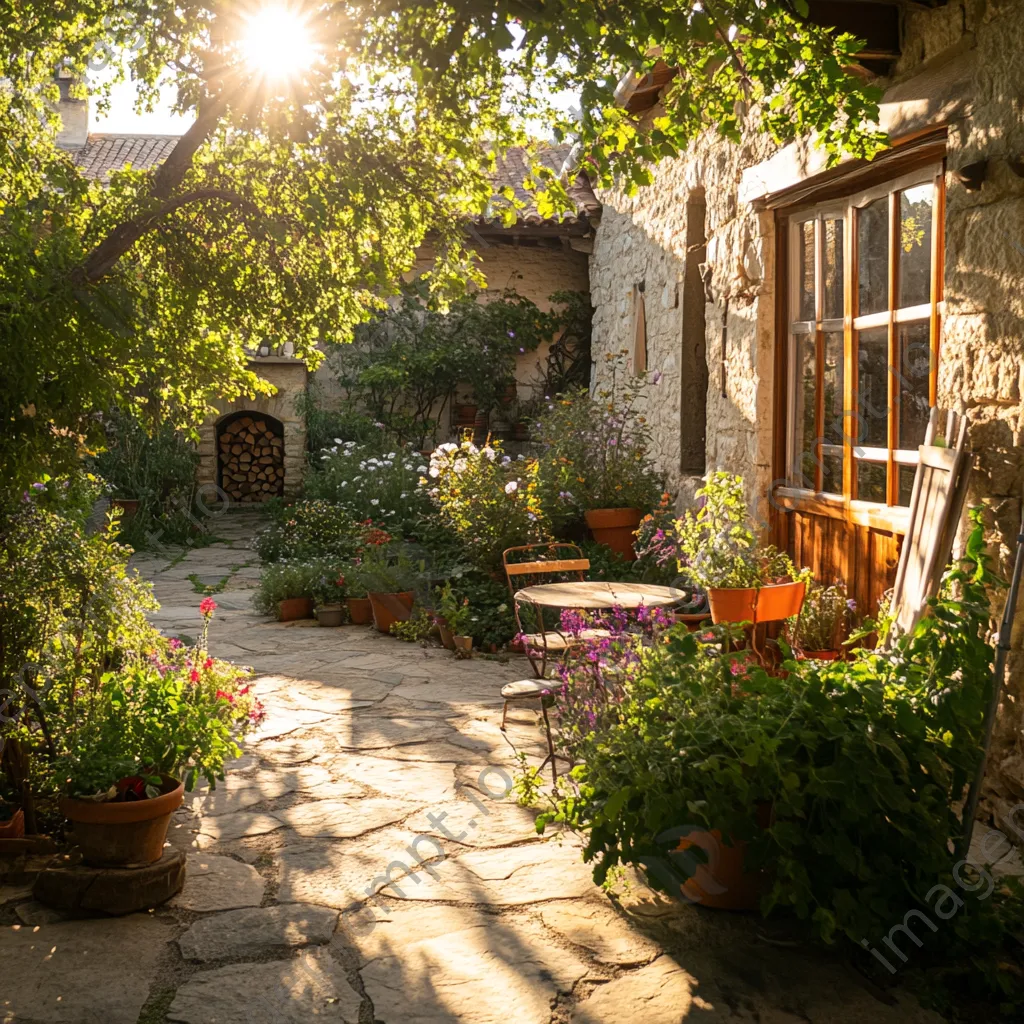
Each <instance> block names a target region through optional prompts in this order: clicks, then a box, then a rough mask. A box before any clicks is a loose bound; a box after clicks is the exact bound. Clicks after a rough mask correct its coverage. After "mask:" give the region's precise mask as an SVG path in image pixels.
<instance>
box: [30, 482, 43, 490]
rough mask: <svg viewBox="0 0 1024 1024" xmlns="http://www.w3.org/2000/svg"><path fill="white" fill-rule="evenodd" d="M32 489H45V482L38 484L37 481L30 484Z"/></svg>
mask: <svg viewBox="0 0 1024 1024" xmlns="http://www.w3.org/2000/svg"><path fill="white" fill-rule="evenodd" d="M32 490H33V491H45V490H46V484H39V483H35V484H32Z"/></svg>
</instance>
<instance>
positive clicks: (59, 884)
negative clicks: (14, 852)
mask: <svg viewBox="0 0 1024 1024" xmlns="http://www.w3.org/2000/svg"><path fill="white" fill-rule="evenodd" d="M184 884H185V852H184V851H183V850H173V849H167V850H164V855H163V856H162V857H161V858H160V859H159V860H158V861H156V862H155V863H153V864H147V865H146V866H145V867H142V868H91V867H88V866H87V865H85V864H72V863H71V862H70V859H69V858H68V857H66V856H62V857H58V858H54V859H53V860H52V861H51V862H50V864H49V865H48V866H47V867H45V868H44V869H43V870H42V871H40V872H39V874H38V876H37V877H36V880H35V883H34V884H33V886H32V895H33V896H34V897H35V898H36V899H37V900H39V902H40V903H44V904H45V905H46V906H48V907H55V908H56V909H57V910H68V911H73V912H77V913H83V912H92V913H99V914H112V915H115V916H118V915H121V914H134V913H136V912H137V911H140V910H148V909H149V908H150V907H157V906H159V905H160V904H161V903H165V902H166V901H167V900H169V899H170V898H171V897H172V896H175V895H177V894H178V893H179V892H181V888H182V886H183V885H184Z"/></svg>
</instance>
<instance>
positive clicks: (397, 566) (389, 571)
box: [358, 542, 425, 594]
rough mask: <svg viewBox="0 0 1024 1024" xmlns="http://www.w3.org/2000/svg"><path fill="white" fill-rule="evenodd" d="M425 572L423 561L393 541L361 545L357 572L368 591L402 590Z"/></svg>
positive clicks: (396, 592) (396, 591)
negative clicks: (361, 554) (360, 559)
mask: <svg viewBox="0 0 1024 1024" xmlns="http://www.w3.org/2000/svg"><path fill="white" fill-rule="evenodd" d="M424 572H425V567H424V565H423V562H422V561H418V560H417V559H416V558H415V557H414V553H413V552H412V551H411V549H409V548H408V547H407V546H406V545H404V544H401V543H399V542H394V543H383V544H377V545H371V546H368V547H366V548H364V549H363V557H362V561H361V562H360V563H359V571H358V576H359V580H360V583H361V584H362V586H364V587H365V588H366V589H367V591H368V592H369V593H371V594H402V593H406V592H408V591H410V590H415V589H416V587H417V585H418V584H419V583H420V582H421V581H422V580H423V578H424Z"/></svg>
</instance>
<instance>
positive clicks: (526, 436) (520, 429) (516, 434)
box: [512, 420, 530, 441]
mask: <svg viewBox="0 0 1024 1024" xmlns="http://www.w3.org/2000/svg"><path fill="white" fill-rule="evenodd" d="M512 438H513V440H515V441H529V440H530V424H529V423H527V422H526V420H520V421H519V422H518V423H516V424H515V425H514V426H513V427H512Z"/></svg>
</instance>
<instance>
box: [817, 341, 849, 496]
mask: <svg viewBox="0 0 1024 1024" xmlns="http://www.w3.org/2000/svg"><path fill="white" fill-rule="evenodd" d="M822 389H823V394H824V402H825V423H824V430H823V431H822V436H823V437H824V439H825V442H826V443H827V444H834V445H839V446H840V447H841V446H842V444H843V440H844V437H845V435H846V422H845V418H844V416H843V332H842V331H828V332H826V334H825V374H824V377H823V379H822ZM821 489H822V490H823V491H827V492H828V493H829V494H842V493H843V456H842V454H841V453H839V452H826V453H823V454H822V484H821Z"/></svg>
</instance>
